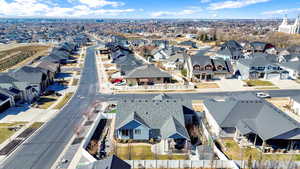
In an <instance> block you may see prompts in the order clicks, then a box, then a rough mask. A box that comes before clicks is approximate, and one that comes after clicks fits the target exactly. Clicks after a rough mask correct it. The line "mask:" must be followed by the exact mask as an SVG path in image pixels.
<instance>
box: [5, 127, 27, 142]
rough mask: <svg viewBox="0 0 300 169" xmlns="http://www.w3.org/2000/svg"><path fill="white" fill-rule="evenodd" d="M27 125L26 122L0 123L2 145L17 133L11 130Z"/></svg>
mask: <svg viewBox="0 0 300 169" xmlns="http://www.w3.org/2000/svg"><path fill="white" fill-rule="evenodd" d="M25 124H26V122H15V123H0V144H1V143H3V142H4V141H5V140H7V139H8V138H10V137H11V136H12V135H13V134H14V133H16V131H15V130H11V129H9V128H11V127H14V126H18V125H25Z"/></svg>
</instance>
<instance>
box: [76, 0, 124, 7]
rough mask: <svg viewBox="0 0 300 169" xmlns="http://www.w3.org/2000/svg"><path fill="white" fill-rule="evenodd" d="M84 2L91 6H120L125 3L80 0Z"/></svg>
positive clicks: (104, 0) (105, 0) (103, 0)
mask: <svg viewBox="0 0 300 169" xmlns="http://www.w3.org/2000/svg"><path fill="white" fill-rule="evenodd" d="M79 1H80V2H81V3H82V4H85V5H88V6H89V7H91V8H96V7H103V6H108V5H110V6H113V7H119V6H123V5H125V4H124V3H123V2H116V1H107V0H79Z"/></svg>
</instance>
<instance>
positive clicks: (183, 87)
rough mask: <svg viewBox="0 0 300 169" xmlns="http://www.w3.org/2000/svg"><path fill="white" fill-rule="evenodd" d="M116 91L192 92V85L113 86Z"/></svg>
mask: <svg viewBox="0 0 300 169" xmlns="http://www.w3.org/2000/svg"><path fill="white" fill-rule="evenodd" d="M114 89H116V90H125V91H128V90H129V91H130V90H143V91H144V90H194V89H195V86H194V85H179V84H161V85H159V84H157V85H152V86H115V87H114Z"/></svg>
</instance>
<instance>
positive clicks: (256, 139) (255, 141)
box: [254, 134, 257, 146]
mask: <svg viewBox="0 0 300 169" xmlns="http://www.w3.org/2000/svg"><path fill="white" fill-rule="evenodd" d="M256 140H257V134H255V139H254V146H256Z"/></svg>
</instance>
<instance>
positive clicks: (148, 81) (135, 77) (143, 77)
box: [124, 64, 172, 85]
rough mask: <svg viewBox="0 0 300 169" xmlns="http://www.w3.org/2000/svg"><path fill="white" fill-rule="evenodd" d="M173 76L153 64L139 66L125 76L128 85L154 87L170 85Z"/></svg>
mask: <svg viewBox="0 0 300 169" xmlns="http://www.w3.org/2000/svg"><path fill="white" fill-rule="evenodd" d="M171 78H172V76H171V75H170V74H169V73H167V72H165V71H162V70H160V69H159V68H157V67H156V66H155V65H153V64H147V65H143V66H139V67H136V68H134V69H133V70H131V71H129V72H128V73H127V74H126V75H125V76H124V79H126V83H127V84H128V85H154V84H163V83H170V82H171Z"/></svg>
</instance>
